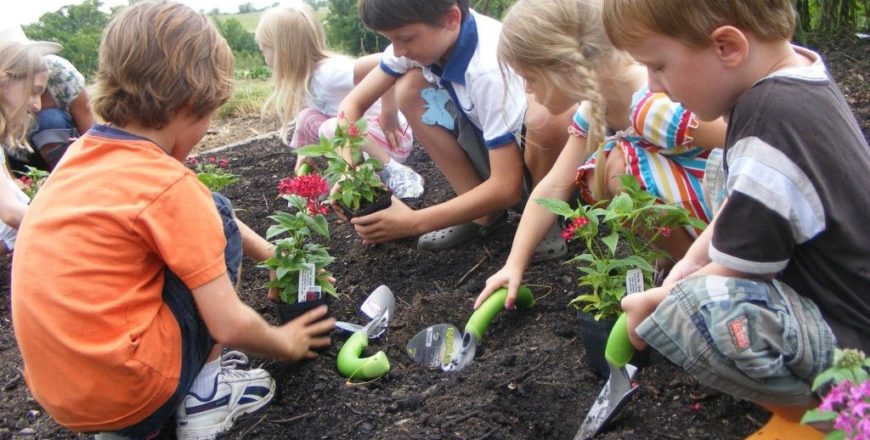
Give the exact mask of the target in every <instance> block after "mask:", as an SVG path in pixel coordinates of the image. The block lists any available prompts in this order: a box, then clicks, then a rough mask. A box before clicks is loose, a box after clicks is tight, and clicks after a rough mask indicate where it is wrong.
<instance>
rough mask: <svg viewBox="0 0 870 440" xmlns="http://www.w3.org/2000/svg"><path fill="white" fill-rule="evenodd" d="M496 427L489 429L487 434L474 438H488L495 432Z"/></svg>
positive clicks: (483, 439)
mask: <svg viewBox="0 0 870 440" xmlns="http://www.w3.org/2000/svg"><path fill="white" fill-rule="evenodd" d="M495 429H496V428H492V429H490V430H489V431H487V432H486V434H484V435H482V436H480V437H478V438H476V439H474V440H486V439H488V438H489V437H490V436H491V435H492V434H493V433H494V432H495Z"/></svg>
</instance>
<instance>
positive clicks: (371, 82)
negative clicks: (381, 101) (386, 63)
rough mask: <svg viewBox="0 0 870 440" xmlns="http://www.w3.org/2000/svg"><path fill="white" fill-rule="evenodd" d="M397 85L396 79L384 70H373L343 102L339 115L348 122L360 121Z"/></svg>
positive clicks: (339, 108)
mask: <svg viewBox="0 0 870 440" xmlns="http://www.w3.org/2000/svg"><path fill="white" fill-rule="evenodd" d="M395 83H396V78H395V77H392V76H390V75H388V74H387V73H386V72H384V71H383V70H382V69H371V71H370V72H369V73H368V75H366V76H365V78H363V79H362V81H360V82H359V84H357V85H356V86H355V87H354V88H353V90H351V91H350V93H348V94H347V96H345V97H344V99H343V100H342V101H341V105H340V106H339V107H338V114H339V115H344V118H345V119H347V120H348V121H357V120H359V118H361V117H362V116H363V114H364V113H365V112H366V110H368V109H369V107H371V106H372V104H374V103H375V101H377V100H378V98H380V97H381V96H383V95H384V93H386V92H387V90H390V88H392V87H393V84H395Z"/></svg>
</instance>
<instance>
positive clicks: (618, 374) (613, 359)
mask: <svg viewBox="0 0 870 440" xmlns="http://www.w3.org/2000/svg"><path fill="white" fill-rule="evenodd" d="M626 319H627V317H626V315H625V313H623V314H622V316H620V317H619V319H617V320H616V324H614V326H613V329H612V330H610V336H608V337H607V347H606V348H605V349H604V358H605V359H607V365H608V366H610V378H609V379H608V380H607V383H606V384H604V389H602V390H601V393H599V394H598V398H596V399H595V403H593V404H592V408H590V409H589V413H588V414H586V419H584V420H583V424H582V425H581V426H580V430H579V431H577V435H575V436H574V440H585V439H588V438H592V437H593V436H594V435H595V434H598V432H599V431H601V429H602V428H604V427H605V426H607V424H608V423H610V421H611V420H612V419H613V417H614V416H616V414H617V413H619V410H620V409H621V408H622V407H623V406H624V405H625V404H626V403H627V402H628V401H629V400H631V396H632V395H634V393H635V391H637V387H635V386H633V385H632V384H631V380H632V378H634V374H635V373H636V372H637V368H636V367H635V366H634V365H631V364H629V363H628V361H630V360H631V356H632V355H634V347H633V346H632V345H631V340H629V339H628V327H626Z"/></svg>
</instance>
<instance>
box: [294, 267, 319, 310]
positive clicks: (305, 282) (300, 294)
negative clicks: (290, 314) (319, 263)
mask: <svg viewBox="0 0 870 440" xmlns="http://www.w3.org/2000/svg"><path fill="white" fill-rule="evenodd" d="M302 266H303V267H302V270H300V271H299V284H298V287H297V289H296V302H300V303H302V302H305V301H307V300H308V292H310V291H311V287H312V286H316V284H315V281H314V279H315V275H316V274H315V269H314V265H313V264H311V263H305V264H303V265H302ZM317 288H318V290H319V289H320V286H317Z"/></svg>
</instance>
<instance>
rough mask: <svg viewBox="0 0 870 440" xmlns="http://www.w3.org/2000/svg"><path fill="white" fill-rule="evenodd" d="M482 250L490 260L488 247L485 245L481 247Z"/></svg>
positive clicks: (490, 255)
mask: <svg viewBox="0 0 870 440" xmlns="http://www.w3.org/2000/svg"><path fill="white" fill-rule="evenodd" d="M483 252H485V253H486V256H487V257H489V259H490V260H492V254H491V253H489V249H487V248H486V246H484V247H483Z"/></svg>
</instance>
